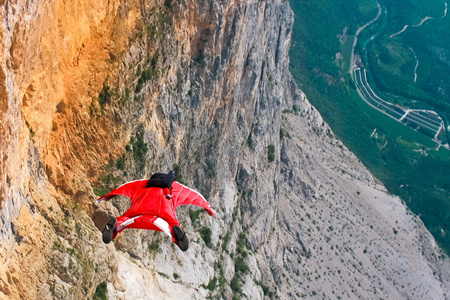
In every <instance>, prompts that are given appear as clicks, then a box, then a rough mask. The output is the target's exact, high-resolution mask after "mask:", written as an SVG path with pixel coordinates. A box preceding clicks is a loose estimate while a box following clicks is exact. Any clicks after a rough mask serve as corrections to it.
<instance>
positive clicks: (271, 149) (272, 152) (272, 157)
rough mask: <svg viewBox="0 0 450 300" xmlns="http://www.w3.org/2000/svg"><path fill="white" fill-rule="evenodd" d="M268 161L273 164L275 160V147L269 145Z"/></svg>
mask: <svg viewBox="0 0 450 300" xmlns="http://www.w3.org/2000/svg"><path fill="white" fill-rule="evenodd" d="M267 159H268V160H269V162H273V161H274V160H275V146H274V145H269V146H268V147H267Z"/></svg>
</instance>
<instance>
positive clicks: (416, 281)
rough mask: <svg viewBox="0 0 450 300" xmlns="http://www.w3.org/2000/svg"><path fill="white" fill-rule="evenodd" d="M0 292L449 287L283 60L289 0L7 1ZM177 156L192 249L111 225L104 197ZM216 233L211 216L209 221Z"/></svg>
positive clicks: (438, 292)
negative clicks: (199, 206) (106, 239)
mask: <svg viewBox="0 0 450 300" xmlns="http://www.w3.org/2000/svg"><path fill="white" fill-rule="evenodd" d="M1 7H2V9H1V12H0V13H1V17H2V20H4V23H3V27H2V28H1V32H2V33H1V36H2V38H1V43H2V46H3V47H2V48H1V49H2V50H1V52H0V53H1V56H0V57H1V66H2V73H1V74H0V90H1V95H2V98H1V103H0V107H1V115H0V121H1V124H0V125H1V127H0V138H1V139H0V144H1V145H2V149H4V151H2V153H0V157H1V159H0V167H1V168H0V175H1V178H2V180H1V182H0V195H1V196H0V205H1V214H0V219H1V227H0V261H1V267H0V298H1V299H16V298H17V299H21V298H22V299H82V298H87V297H88V298H90V297H92V295H93V294H94V293H95V292H96V288H97V287H98V286H99V285H101V283H102V282H106V283H107V284H106V285H107V290H108V296H109V298H110V299H133V298H142V299H144V298H145V299H164V298H165V299H173V298H179V299H205V298H207V297H213V298H223V299H231V298H233V297H238V298H247V299H262V298H282V299H292V298H318V299H322V298H325V299H328V298H331V299H335V298H338V297H341V299H358V298H363V299H372V298H373V299H377V298H380V297H382V298H387V299H402V298H405V299H406V298H409V299H444V298H445V297H446V295H447V294H448V286H449V285H448V284H449V283H448V264H447V262H446V260H444V259H443V257H444V255H443V254H442V253H441V252H440V250H439V248H438V247H437V246H436V245H435V244H434V240H433V239H432V237H431V236H430V235H429V233H427V231H426V230H425V228H424V226H423V224H422V223H421V222H420V219H418V218H417V217H415V216H413V215H412V214H411V213H409V212H408V211H407V209H405V207H404V206H403V205H402V203H401V201H400V200H399V199H398V198H395V197H392V196H390V195H388V194H387V193H386V190H385V189H384V188H383V187H382V186H381V185H380V184H379V183H377V182H376V181H375V180H374V179H373V178H372V176H371V175H370V174H369V173H368V171H367V170H366V169H365V168H364V167H363V166H362V165H361V163H360V162H358V160H357V159H356V158H355V157H354V156H353V155H352V154H351V153H350V152H349V151H348V150H347V149H346V148H345V146H343V145H342V143H341V142H339V141H338V140H337V139H336V138H335V137H334V136H333V134H332V132H331V130H330V129H329V128H328V126H327V125H326V124H325V123H324V122H323V120H322V119H321V117H320V115H319V114H318V113H317V111H315V110H314V108H313V107H311V105H310V104H309V103H308V102H307V100H306V98H305V96H304V95H303V94H302V93H301V92H300V91H299V90H298V89H297V87H296V85H295V83H294V82H293V79H292V77H291V76H290V74H289V72H288V48H289V44H290V30H291V25H292V22H293V15H292V13H291V11H290V8H289V3H288V2H285V1H281V0H280V1H271V2H256V1H226V0H225V1H219V2H217V1H175V0H172V1H126V2H125V1H119V0H116V1H107V2H105V1H100V2H99V1H97V2H92V1H89V0H72V1H64V2H60V1H46V2H44V1H25V0H16V1H4V2H3V3H2V6H1ZM171 168H175V169H176V170H177V171H178V179H179V180H180V181H183V182H185V183H187V184H189V185H191V186H194V187H196V188H198V189H199V190H200V191H201V192H202V193H203V194H204V195H205V196H206V197H207V198H208V199H209V201H210V203H211V204H212V206H213V207H214V208H215V209H216V210H217V211H218V218H217V219H214V220H212V219H210V218H209V217H208V216H206V215H203V214H198V213H196V212H195V211H193V210H190V209H189V208H188V207H182V208H180V211H179V213H178V215H179V216H180V219H181V222H182V225H183V227H184V228H185V230H186V231H187V232H188V234H189V237H190V239H191V247H190V249H189V251H188V252H186V253H182V252H181V251H179V249H177V248H176V247H174V246H173V244H171V243H170V241H168V239H167V238H165V237H163V236H162V235H160V234H158V233H153V232H144V231H139V230H129V231H128V232H126V234H121V235H120V236H119V237H118V238H117V240H116V241H115V242H114V243H112V244H109V245H104V244H102V242H101V236H100V231H99V229H101V228H102V227H103V226H104V224H105V222H106V219H107V216H108V215H111V214H113V215H118V214H119V213H120V212H122V211H123V210H124V209H126V208H127V205H128V202H127V201H128V200H127V199H120V198H118V199H114V200H113V201H111V203H108V204H104V203H102V204H101V205H97V204H95V199H96V196H95V194H94V192H95V193H101V192H102V191H104V190H105V189H108V188H112V187H114V186H117V185H118V184H119V183H121V182H123V181H127V180H131V179H135V178H140V177H146V176H149V175H150V174H151V173H152V172H156V171H165V170H168V169H171ZM204 228H211V232H210V233H208V231H207V230H205V229H204Z"/></svg>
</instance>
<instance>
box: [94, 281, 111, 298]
mask: <svg viewBox="0 0 450 300" xmlns="http://www.w3.org/2000/svg"><path fill="white" fill-rule="evenodd" d="M107 299H108V289H107V287H106V282H105V281H103V282H102V283H100V284H99V285H98V286H97V288H96V289H95V294H94V297H93V298H92V300H107Z"/></svg>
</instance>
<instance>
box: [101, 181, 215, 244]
mask: <svg viewBox="0 0 450 300" xmlns="http://www.w3.org/2000/svg"><path fill="white" fill-rule="evenodd" d="M147 182H148V179H144V180H136V181H131V182H128V183H125V184H123V185H121V186H120V187H118V188H117V189H114V190H112V191H111V192H110V193H109V194H107V195H104V196H103V197H100V198H99V199H98V200H97V202H100V201H102V200H110V199H111V198H112V197H114V196H116V195H122V196H126V197H128V198H130V199H131V207H130V208H129V209H128V210H127V211H126V212H125V213H124V214H123V215H122V216H120V217H118V218H117V229H116V231H115V232H114V236H113V239H114V238H115V237H116V236H117V234H118V233H119V232H121V231H122V230H124V229H125V228H141V229H148V230H157V231H163V232H165V233H166V234H167V235H169V236H170V237H171V238H172V240H173V241H174V242H175V243H177V241H176V239H175V237H174V234H173V229H172V228H173V226H175V225H178V226H179V225H180V223H179V222H178V219H177V216H176V214H175V211H176V208H177V207H178V206H180V205H183V204H192V205H197V206H200V207H203V208H204V209H205V210H206V211H207V212H208V214H209V215H211V216H216V212H215V211H214V210H213V209H212V208H211V206H210V205H209V203H208V202H207V201H206V200H205V198H204V197H203V196H202V195H201V194H200V193H199V192H197V191H195V190H193V189H191V188H188V187H187V186H184V185H182V184H181V183H178V182H176V181H174V182H173V183H172V188H171V190H169V189H168V188H164V189H163V188H158V187H150V188H147V187H146V186H147ZM169 193H171V198H170V199H167V197H166V196H167V195H168V194H169Z"/></svg>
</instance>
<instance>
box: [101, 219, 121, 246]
mask: <svg viewBox="0 0 450 300" xmlns="http://www.w3.org/2000/svg"><path fill="white" fill-rule="evenodd" d="M116 227H117V222H116V218H114V217H110V218H109V221H108V223H106V226H105V229H103V236H102V238H103V243H105V244H109V243H110V242H111V241H112V239H113V236H114V232H115V231H116Z"/></svg>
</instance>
